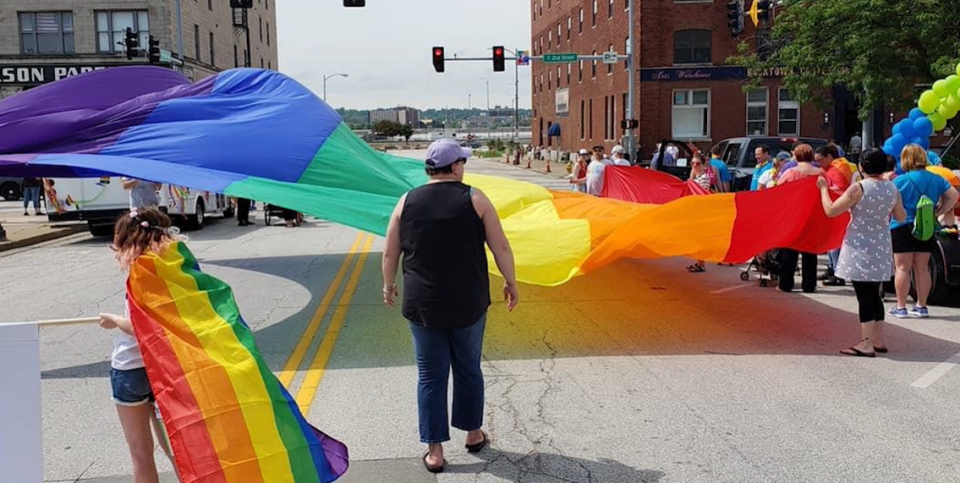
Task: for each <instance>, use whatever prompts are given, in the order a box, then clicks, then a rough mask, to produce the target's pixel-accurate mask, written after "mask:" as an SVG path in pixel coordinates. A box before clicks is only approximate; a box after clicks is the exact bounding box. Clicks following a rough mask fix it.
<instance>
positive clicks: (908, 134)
mask: <svg viewBox="0 0 960 483" xmlns="http://www.w3.org/2000/svg"><path fill="white" fill-rule="evenodd" d="M899 124H900V135H901V136H903V137H904V138H906V139H913V138H915V137H917V133H916V132H914V129H913V121H911V120H909V119H904V120H902V121H900V122H899Z"/></svg>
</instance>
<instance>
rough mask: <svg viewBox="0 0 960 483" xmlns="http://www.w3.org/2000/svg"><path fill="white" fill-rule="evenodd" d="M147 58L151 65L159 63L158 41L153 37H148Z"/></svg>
mask: <svg viewBox="0 0 960 483" xmlns="http://www.w3.org/2000/svg"><path fill="white" fill-rule="evenodd" d="M147 56H148V57H149V58H150V63H151V64H159V63H160V40H158V39H157V38H156V37H154V36H153V35H151V36H150V47H149V49H148V50H147Z"/></svg>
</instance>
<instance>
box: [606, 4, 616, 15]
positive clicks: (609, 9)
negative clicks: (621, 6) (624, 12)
mask: <svg viewBox="0 0 960 483" xmlns="http://www.w3.org/2000/svg"><path fill="white" fill-rule="evenodd" d="M609 1H610V4H609V5H608V6H607V18H613V4H614V3H615V0H609Z"/></svg>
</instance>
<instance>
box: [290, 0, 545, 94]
mask: <svg viewBox="0 0 960 483" xmlns="http://www.w3.org/2000/svg"><path fill="white" fill-rule="evenodd" d="M276 3H277V5H276V8H277V17H278V19H277V22H278V28H277V35H278V36H279V49H280V70H281V72H283V73H285V74H287V75H290V76H291V77H294V78H296V79H297V80H298V81H300V82H302V83H303V84H305V85H307V86H308V87H310V88H311V89H313V91H314V92H316V93H317V94H321V93H322V90H323V76H324V75H329V74H334V73H346V74H349V75H350V77H349V78H346V79H344V78H333V79H330V80H329V81H327V94H328V98H329V100H330V104H331V105H333V106H334V107H346V108H355V109H357V108H359V109H369V108H375V107H389V106H396V105H409V106H414V107H417V108H421V109H423V108H429V107H440V108H442V107H445V106H450V107H466V106H467V102H468V96H469V95H472V103H473V106H474V107H484V106H485V105H486V95H487V94H486V92H487V85H486V83H485V82H484V81H482V80H481V78H482V77H486V78H487V79H489V81H490V104H491V106H495V105H497V104H499V105H504V106H512V104H513V97H514V72H513V65H512V62H509V61H508V62H507V70H506V72H498V73H495V72H493V64H492V62H447V65H446V73H444V74H437V73H436V72H434V70H433V63H432V62H431V57H430V55H431V47H433V46H434V45H441V46H444V47H445V48H446V54H447V57H453V55H454V54H458V55H460V56H469V57H489V56H490V47H492V46H493V45H504V46H506V47H507V48H508V49H514V48H519V49H529V45H528V44H529V42H530V8H529V2H526V1H520V0H472V1H468V0H368V1H367V6H366V7H365V8H344V7H343V3H342V2H340V1H339V0H277V2H276ZM529 69H530V68H529V67H521V68H520V106H521V107H525V108H528V107H529V106H530V71H529Z"/></svg>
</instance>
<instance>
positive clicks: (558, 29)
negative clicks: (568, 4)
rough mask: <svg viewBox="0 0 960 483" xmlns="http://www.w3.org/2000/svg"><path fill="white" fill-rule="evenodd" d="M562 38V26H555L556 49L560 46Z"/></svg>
mask: <svg viewBox="0 0 960 483" xmlns="http://www.w3.org/2000/svg"><path fill="white" fill-rule="evenodd" d="M562 38H563V24H559V23H558V24H557V47H559V46H560V39H562Z"/></svg>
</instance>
